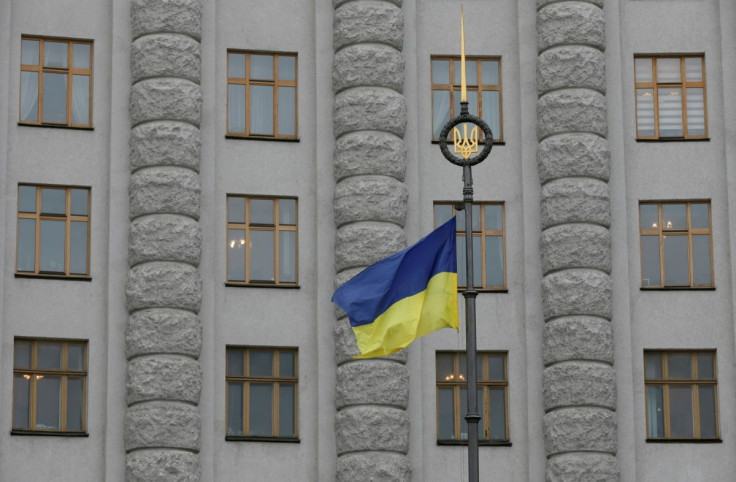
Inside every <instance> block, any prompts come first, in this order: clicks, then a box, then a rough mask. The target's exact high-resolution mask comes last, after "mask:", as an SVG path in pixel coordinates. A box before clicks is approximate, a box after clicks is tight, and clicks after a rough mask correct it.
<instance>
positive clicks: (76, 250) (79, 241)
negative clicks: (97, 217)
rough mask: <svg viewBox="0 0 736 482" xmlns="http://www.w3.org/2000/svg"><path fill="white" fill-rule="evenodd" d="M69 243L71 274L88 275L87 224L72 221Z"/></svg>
mask: <svg viewBox="0 0 736 482" xmlns="http://www.w3.org/2000/svg"><path fill="white" fill-rule="evenodd" d="M69 243H70V244H71V246H70V249H69V273H71V274H87V223H86V222H78V221H72V223H71V233H70V239H69Z"/></svg>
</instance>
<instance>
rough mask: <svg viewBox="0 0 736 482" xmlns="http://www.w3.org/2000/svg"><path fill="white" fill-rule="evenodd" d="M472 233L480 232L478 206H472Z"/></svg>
mask: <svg viewBox="0 0 736 482" xmlns="http://www.w3.org/2000/svg"><path fill="white" fill-rule="evenodd" d="M472 210H473V231H480V205H478V204H473V205H472Z"/></svg>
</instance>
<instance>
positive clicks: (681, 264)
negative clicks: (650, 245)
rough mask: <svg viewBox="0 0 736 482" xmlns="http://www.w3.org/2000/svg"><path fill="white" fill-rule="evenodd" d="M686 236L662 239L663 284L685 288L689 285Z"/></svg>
mask: <svg viewBox="0 0 736 482" xmlns="http://www.w3.org/2000/svg"><path fill="white" fill-rule="evenodd" d="M689 270H690V269H689V266H688V259H687V236H665V237H664V274H665V276H664V284H665V285H667V286H674V285H680V286H683V285H684V286H687V285H689V284H690V273H689Z"/></svg>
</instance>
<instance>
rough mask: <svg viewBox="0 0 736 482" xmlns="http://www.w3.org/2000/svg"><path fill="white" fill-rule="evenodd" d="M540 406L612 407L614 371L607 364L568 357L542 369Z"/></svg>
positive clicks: (547, 408) (548, 407) (613, 400)
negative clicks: (567, 359)
mask: <svg viewBox="0 0 736 482" xmlns="http://www.w3.org/2000/svg"><path fill="white" fill-rule="evenodd" d="M543 387H544V410H545V411H548V410H552V409H553V408H559V407H569V406H574V405H594V406H599V407H607V408H610V409H612V410H615V409H616V371H615V370H614V369H613V367H612V366H611V365H604V364H602V363H596V362H580V361H570V362H564V363H559V364H556V365H552V366H551V367H547V368H545V369H544V375H543Z"/></svg>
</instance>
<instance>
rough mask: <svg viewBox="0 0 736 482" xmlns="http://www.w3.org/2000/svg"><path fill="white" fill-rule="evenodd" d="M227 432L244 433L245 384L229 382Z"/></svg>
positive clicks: (230, 433)
mask: <svg viewBox="0 0 736 482" xmlns="http://www.w3.org/2000/svg"><path fill="white" fill-rule="evenodd" d="M227 433H228V435H243V384H242V383H239V382H238V383H233V382H229V383H228V384H227Z"/></svg>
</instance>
